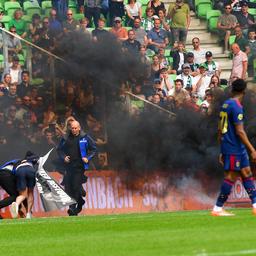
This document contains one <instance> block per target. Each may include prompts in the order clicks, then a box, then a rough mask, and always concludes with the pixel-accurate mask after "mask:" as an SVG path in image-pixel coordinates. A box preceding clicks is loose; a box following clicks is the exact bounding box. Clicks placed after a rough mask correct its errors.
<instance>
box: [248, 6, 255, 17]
mask: <svg viewBox="0 0 256 256" xmlns="http://www.w3.org/2000/svg"><path fill="white" fill-rule="evenodd" d="M248 12H249V13H250V14H251V15H253V16H254V19H255V18H256V8H250V9H248Z"/></svg>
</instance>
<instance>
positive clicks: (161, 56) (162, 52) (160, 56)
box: [157, 48, 169, 68]
mask: <svg viewBox="0 0 256 256" xmlns="http://www.w3.org/2000/svg"><path fill="white" fill-rule="evenodd" d="M157 57H158V60H159V63H160V66H161V67H162V68H169V61H168V59H167V58H166V56H165V49H164V48H159V51H158V54H157Z"/></svg>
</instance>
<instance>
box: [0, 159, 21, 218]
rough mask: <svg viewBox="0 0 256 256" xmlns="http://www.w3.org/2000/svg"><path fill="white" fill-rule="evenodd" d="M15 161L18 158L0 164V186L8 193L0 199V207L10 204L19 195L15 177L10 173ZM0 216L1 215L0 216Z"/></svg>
mask: <svg viewBox="0 0 256 256" xmlns="http://www.w3.org/2000/svg"><path fill="white" fill-rule="evenodd" d="M17 162H18V160H12V161H9V162H6V163H5V164H3V165H2V166H0V186H1V187H2V189H3V190H5V191H6V193H7V194H8V196H7V197H5V198H4V199H2V200H1V201H0V209H2V208H4V207H6V206H8V205H10V204H11V203H12V202H14V201H15V200H16V197H17V196H18V195H19V193H18V191H17V189H16V177H15V175H14V174H13V173H12V170H13V168H14V165H15V164H16V163H17ZM0 218H2V217H1V216H0Z"/></svg>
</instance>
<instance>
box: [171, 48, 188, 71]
mask: <svg viewBox="0 0 256 256" xmlns="http://www.w3.org/2000/svg"><path fill="white" fill-rule="evenodd" d="M183 56H184V63H186V58H187V55H186V53H183ZM172 57H173V64H172V68H173V69H174V70H176V71H177V75H179V74H181V72H182V71H178V68H179V63H180V55H179V52H178V51H176V52H174V53H173V54H172Z"/></svg>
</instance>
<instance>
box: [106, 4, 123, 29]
mask: <svg viewBox="0 0 256 256" xmlns="http://www.w3.org/2000/svg"><path fill="white" fill-rule="evenodd" d="M123 16H124V1H123V0H109V17H110V25H111V26H112V25H114V24H113V21H114V19H115V18H116V17H121V18H122V17H123Z"/></svg>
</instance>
